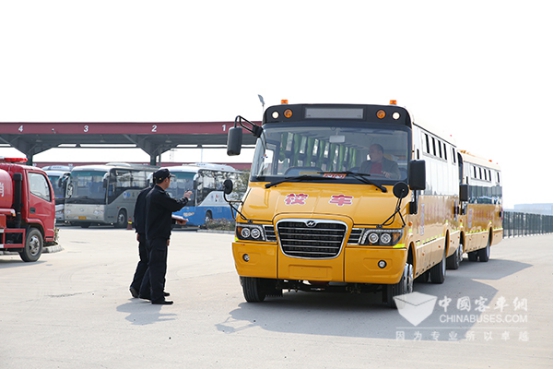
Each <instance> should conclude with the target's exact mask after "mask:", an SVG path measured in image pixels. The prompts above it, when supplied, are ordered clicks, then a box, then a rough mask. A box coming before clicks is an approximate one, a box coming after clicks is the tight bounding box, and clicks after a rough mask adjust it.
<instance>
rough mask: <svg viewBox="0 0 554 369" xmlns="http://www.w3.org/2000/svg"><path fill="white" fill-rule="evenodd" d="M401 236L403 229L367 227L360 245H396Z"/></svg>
mask: <svg viewBox="0 0 554 369" xmlns="http://www.w3.org/2000/svg"><path fill="white" fill-rule="evenodd" d="M401 238H402V230H401V229H366V230H365V231H364V233H363V235H362V238H361V240H360V245H369V246H394V245H396V244H397V243H398V242H399V241H400V239H401Z"/></svg>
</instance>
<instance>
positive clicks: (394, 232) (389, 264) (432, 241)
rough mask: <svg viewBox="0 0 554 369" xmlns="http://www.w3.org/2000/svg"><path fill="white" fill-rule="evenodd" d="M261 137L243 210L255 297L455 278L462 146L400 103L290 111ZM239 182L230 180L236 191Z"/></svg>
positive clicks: (248, 277) (245, 283)
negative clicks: (451, 274)
mask: <svg viewBox="0 0 554 369" xmlns="http://www.w3.org/2000/svg"><path fill="white" fill-rule="evenodd" d="M235 122H236V124H235V127H234V128H231V129H230V131H229V137H228V154H229V155H238V154H239V153H240V149H241V143H242V134H243V129H246V130H248V131H250V132H251V133H253V134H254V135H255V136H256V137H257V143H256V149H255V153H254V157H253V163H252V169H251V173H250V180H249V188H248V190H247V192H246V194H245V195H244V197H243V199H242V200H241V201H240V202H238V203H235V205H236V208H237V216H236V234H235V241H234V242H233V245H232V248H233V256H234V260H235V266H236V270H237V272H238V274H239V276H240V279H241V284H242V288H243V293H244V297H245V299H246V301H248V302H260V301H263V300H264V299H265V298H266V296H274V295H282V291H283V289H294V290H305V291H335V290H337V291H345V290H346V291H351V292H370V291H373V292H381V293H382V296H383V301H384V302H385V303H386V304H387V305H389V306H391V307H394V306H395V301H394V297H395V296H398V295H402V294H406V293H410V292H412V291H413V282H414V279H415V278H418V277H419V278H422V279H424V280H429V281H430V282H432V283H443V281H444V280H445V274H446V266H447V260H452V259H453V258H454V259H455V258H457V253H456V252H457V250H458V249H459V245H460V225H461V224H460V214H459V212H460V208H461V207H460V205H461V203H460V198H459V192H460V183H459V171H458V164H459V163H458V155H457V150H456V146H455V145H454V144H453V143H452V142H451V141H450V140H449V139H448V138H446V137H443V136H440V135H438V134H436V133H434V132H431V131H430V130H427V129H425V128H423V127H422V126H420V125H418V124H415V123H414V122H413V121H412V118H411V116H410V114H409V112H408V111H407V110H406V109H404V108H402V107H399V106H397V105H395V104H391V105H359V104H292V105H288V104H282V105H276V106H271V107H269V108H268V109H267V110H266V111H265V112H264V116H263V122H262V126H258V125H255V124H253V123H251V122H249V121H247V120H246V119H244V118H242V117H240V116H239V117H237V119H236V121H235ZM227 185H228V186H229V184H227Z"/></svg>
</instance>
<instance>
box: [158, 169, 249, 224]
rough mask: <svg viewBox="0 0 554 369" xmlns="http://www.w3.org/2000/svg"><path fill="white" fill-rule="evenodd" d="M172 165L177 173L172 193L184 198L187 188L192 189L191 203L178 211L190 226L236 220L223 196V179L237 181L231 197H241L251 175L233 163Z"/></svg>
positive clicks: (172, 183) (173, 173)
mask: <svg viewBox="0 0 554 369" xmlns="http://www.w3.org/2000/svg"><path fill="white" fill-rule="evenodd" d="M168 169H169V171H170V172H171V174H172V175H173V176H175V178H174V179H173V180H172V181H171V184H170V187H169V188H168V189H167V190H166V191H167V192H168V193H169V195H170V196H171V197H173V198H181V197H183V194H184V193H185V192H186V191H188V190H190V191H192V197H191V198H190V200H189V202H188V204H187V206H185V207H184V208H183V209H181V210H180V211H177V212H175V213H174V214H175V215H179V216H181V217H183V218H185V219H187V226H195V227H204V226H205V225H206V223H207V222H210V221H217V220H228V221H234V218H233V216H232V214H231V208H230V206H229V204H228V203H227V202H226V201H225V200H224V198H223V182H224V181H225V180H226V179H231V180H232V181H233V183H234V184H235V188H234V190H233V193H231V194H230V195H227V198H228V199H229V198H232V199H237V200H238V199H240V198H241V197H242V195H243V194H244V192H245V191H246V185H247V183H248V176H247V175H245V174H244V173H243V172H241V171H238V170H236V169H235V168H233V167H231V166H229V165H224V164H211V163H196V164H191V165H181V166H174V167H168ZM241 184H242V185H241Z"/></svg>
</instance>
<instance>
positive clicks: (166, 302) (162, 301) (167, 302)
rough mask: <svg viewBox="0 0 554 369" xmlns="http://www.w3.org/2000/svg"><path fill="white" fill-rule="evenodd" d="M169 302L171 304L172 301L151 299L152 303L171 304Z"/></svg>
mask: <svg viewBox="0 0 554 369" xmlns="http://www.w3.org/2000/svg"><path fill="white" fill-rule="evenodd" d="M171 304H173V301H169V300H158V301H152V305H171Z"/></svg>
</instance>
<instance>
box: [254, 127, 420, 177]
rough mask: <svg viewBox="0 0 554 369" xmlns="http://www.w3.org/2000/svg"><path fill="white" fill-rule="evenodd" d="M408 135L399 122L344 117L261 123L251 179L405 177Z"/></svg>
mask: <svg viewBox="0 0 554 369" xmlns="http://www.w3.org/2000/svg"><path fill="white" fill-rule="evenodd" d="M408 133H409V128H408V127H405V126H401V125H390V124H387V125H384V124H368V123H359V122H348V121H344V120H342V121H340V122H338V121H329V120H326V121H319V122H318V121H314V120H310V121H309V122H306V121H303V122H297V123H296V124H290V123H287V124H266V125H264V133H263V134H262V136H261V137H260V138H259V139H258V142H257V144H256V150H255V153H254V158H253V163H252V171H251V180H253V181H257V180H258V181H263V180H268V178H267V177H271V180H275V179H279V178H287V177H298V176H303V175H307V176H316V177H317V176H321V177H334V178H336V179H337V180H339V181H345V182H348V183H359V181H355V180H354V179H353V178H352V176H349V175H346V173H347V172H353V173H364V174H368V175H369V177H370V178H371V180H373V181H374V180H383V181H384V182H386V181H388V180H394V181H398V180H404V179H406V176H407V175H406V173H407V167H408V161H409V160H410V151H409V148H410V147H411V142H410V140H409V137H410V135H409V134H408ZM316 180H317V179H316Z"/></svg>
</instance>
